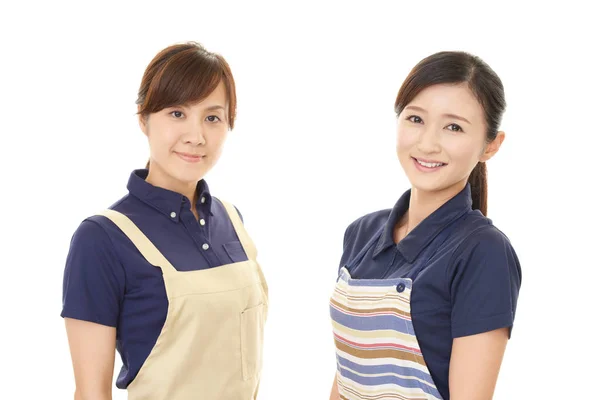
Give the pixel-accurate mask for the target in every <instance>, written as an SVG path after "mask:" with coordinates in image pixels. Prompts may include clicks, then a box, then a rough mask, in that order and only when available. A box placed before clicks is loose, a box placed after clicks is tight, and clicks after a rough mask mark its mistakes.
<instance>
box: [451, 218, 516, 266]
mask: <svg viewBox="0 0 600 400" xmlns="http://www.w3.org/2000/svg"><path fill="white" fill-rule="evenodd" d="M465 222H466V224H464V226H463V229H466V230H467V233H466V235H465V236H464V239H463V240H462V241H461V243H460V244H459V245H458V247H457V248H456V251H455V254H454V256H455V257H456V258H460V257H465V256H468V255H469V254H472V253H474V252H490V253H495V252H498V251H502V250H510V251H512V252H514V249H513V246H512V243H511V241H510V239H509V238H508V236H507V235H506V234H505V233H504V232H503V231H501V230H500V229H499V228H498V227H496V226H495V225H494V224H493V223H492V221H491V220H490V219H488V218H485V217H482V218H481V217H480V218H469V219H468V220H467V221H465Z"/></svg>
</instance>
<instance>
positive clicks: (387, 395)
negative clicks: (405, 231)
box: [330, 268, 442, 400]
mask: <svg viewBox="0 0 600 400" xmlns="http://www.w3.org/2000/svg"><path fill="white" fill-rule="evenodd" d="M411 290H412V281H411V280H410V279H402V278H397V279H352V278H351V277H350V274H349V273H348V271H347V270H346V268H342V270H341V272H340V278H339V280H338V283H337V285H336V287H335V290H334V293H333V296H332V297H331V301H330V312H331V319H332V324H333V332H334V337H335V345H336V353H337V364H338V373H337V381H338V390H339V393H340V399H343V400H354V399H368V400H384V399H400V400H430V399H438V400H441V399H442V397H441V395H440V394H439V392H438V390H437V388H436V387H435V384H434V383H433V380H432V378H431V375H430V373H429V370H428V368H427V366H426V365H425V360H424V359H423V355H422V354H421V349H420V348H419V343H418V342H417V338H416V336H415V332H414V328H413V325H412V321H411V315H410V295H411Z"/></svg>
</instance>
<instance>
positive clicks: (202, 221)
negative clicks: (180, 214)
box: [200, 218, 206, 226]
mask: <svg viewBox="0 0 600 400" xmlns="http://www.w3.org/2000/svg"><path fill="white" fill-rule="evenodd" d="M200 225H202V226H204V225H206V221H205V220H204V218H202V219H200Z"/></svg>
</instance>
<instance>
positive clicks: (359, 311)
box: [331, 299, 411, 319]
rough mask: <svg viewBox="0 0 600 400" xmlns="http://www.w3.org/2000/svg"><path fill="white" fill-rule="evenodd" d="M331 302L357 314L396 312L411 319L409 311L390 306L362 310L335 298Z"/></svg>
mask: <svg viewBox="0 0 600 400" xmlns="http://www.w3.org/2000/svg"><path fill="white" fill-rule="evenodd" d="M331 303H332V304H334V305H335V306H336V307H338V308H341V309H342V310H344V311H347V312H351V313H357V314H370V313H388V314H391V313H394V314H400V315H402V316H403V317H406V318H407V319H411V318H410V313H409V312H406V311H402V310H399V309H397V308H392V307H390V308H372V309H369V310H361V309H358V308H350V307H346V306H345V305H343V304H341V303H339V302H337V301H335V300H334V299H331Z"/></svg>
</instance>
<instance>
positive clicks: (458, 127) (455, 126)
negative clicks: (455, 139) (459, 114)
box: [446, 124, 463, 132]
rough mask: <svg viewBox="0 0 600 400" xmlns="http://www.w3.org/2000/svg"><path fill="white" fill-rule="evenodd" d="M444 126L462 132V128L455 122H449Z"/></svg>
mask: <svg viewBox="0 0 600 400" xmlns="http://www.w3.org/2000/svg"><path fill="white" fill-rule="evenodd" d="M446 128H449V129H450V130H451V131H452V132H463V128H461V127H460V125H456V124H450V125H448V126H447V127H446Z"/></svg>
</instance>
